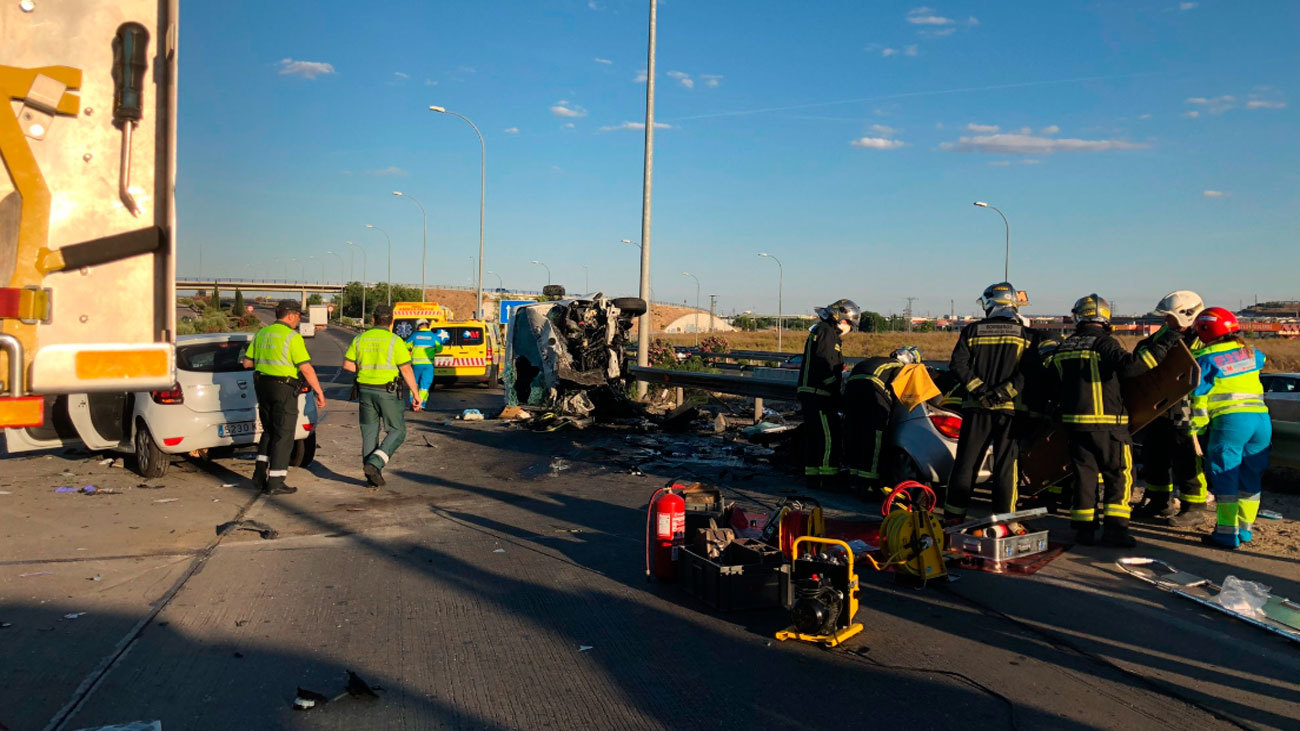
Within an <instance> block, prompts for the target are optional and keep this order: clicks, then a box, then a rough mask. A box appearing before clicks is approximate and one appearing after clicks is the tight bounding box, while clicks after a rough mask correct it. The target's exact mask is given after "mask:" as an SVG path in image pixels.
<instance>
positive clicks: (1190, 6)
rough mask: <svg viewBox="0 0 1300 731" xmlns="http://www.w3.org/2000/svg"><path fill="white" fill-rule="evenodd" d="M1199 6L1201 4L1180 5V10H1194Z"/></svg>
mask: <svg viewBox="0 0 1300 731" xmlns="http://www.w3.org/2000/svg"><path fill="white" fill-rule="evenodd" d="M1197 5H1200V3H1178V9H1179V10H1191V9H1192V8H1194V7H1196V6H1197Z"/></svg>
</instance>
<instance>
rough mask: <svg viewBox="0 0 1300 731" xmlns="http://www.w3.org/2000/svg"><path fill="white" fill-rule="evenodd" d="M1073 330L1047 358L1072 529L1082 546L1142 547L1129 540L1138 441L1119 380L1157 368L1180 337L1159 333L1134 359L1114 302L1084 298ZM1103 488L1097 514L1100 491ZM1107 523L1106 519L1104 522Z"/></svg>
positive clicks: (1164, 330)
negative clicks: (1070, 484)
mask: <svg viewBox="0 0 1300 731" xmlns="http://www.w3.org/2000/svg"><path fill="white" fill-rule="evenodd" d="M1070 312H1071V315H1072V316H1073V318H1074V322H1075V329H1074V333H1073V334H1071V335H1070V337H1068V338H1066V339H1065V340H1064V341H1062V343H1061V345H1060V346H1059V347H1058V348H1057V349H1056V350H1055V351H1054V352H1053V353H1052V354H1051V355H1050V356H1048V358H1047V365H1048V369H1049V373H1051V375H1052V376H1054V378H1055V381H1056V386H1057V389H1056V396H1057V398H1056V403H1057V404H1058V405H1059V407H1060V412H1061V413H1060V417H1061V424H1062V426H1063V427H1064V429H1065V435H1066V440H1067V441H1068V442H1069V445H1070V458H1071V460H1072V461H1073V463H1074V476H1075V492H1074V500H1073V502H1072V504H1071V506H1070V525H1071V527H1073V528H1074V529H1075V538H1076V540H1077V541H1078V542H1079V543H1081V544H1083V545H1085V546H1090V545H1093V544H1094V543H1098V542H1099V541H1098V539H1097V537H1096V532H1097V524H1098V523H1101V524H1102V525H1103V530H1102V535H1101V539H1100V543H1101V545H1103V546H1110V547H1113V548H1132V547H1133V546H1135V545H1137V542H1136V541H1135V540H1133V537H1132V535H1130V534H1129V530H1128V524H1129V518H1130V517H1131V515H1132V509H1131V508H1130V507H1129V500H1130V498H1131V497H1132V490H1133V448H1132V442H1133V437H1132V435H1131V434H1130V433H1129V426H1128V411H1127V409H1126V408H1125V405H1124V394H1123V392H1122V391H1121V390H1120V380H1121V379H1124V378H1132V377H1134V376H1137V375H1139V374H1142V373H1145V372H1146V371H1148V370H1150V369H1152V368H1155V367H1156V366H1157V365H1159V364H1160V361H1161V360H1163V359H1164V357H1165V354H1166V353H1168V352H1169V349H1170V348H1173V347H1175V346H1176V345H1178V342H1179V340H1180V339H1181V338H1182V333H1180V332H1178V331H1177V330H1174V329H1172V328H1170V327H1168V326H1166V327H1162V328H1160V331H1159V332H1157V333H1156V335H1155V337H1154V338H1153V339H1152V340H1151V343H1150V344H1149V345H1146V346H1143V347H1139V348H1137V349H1136V350H1134V351H1133V352H1132V353H1130V352H1128V351H1127V350H1125V349H1124V346H1122V345H1120V344H1119V341H1118V340H1116V339H1115V338H1114V336H1112V335H1111V334H1110V329H1111V328H1110V316H1111V310H1110V303H1109V302H1107V301H1106V300H1104V299H1102V298H1101V297H1100V296H1098V295H1097V294H1095V293H1094V294H1090V295H1088V296H1086V297H1080V298H1079V299H1078V300H1077V301H1076V302H1075V303H1074V307H1073V308H1072V309H1071V310H1070ZM1099 484H1101V485H1104V495H1103V498H1102V510H1101V511H1100V512H1101V514H1100V515H1098V511H1097V492H1098V485H1099ZM1098 518H1101V520H1098Z"/></svg>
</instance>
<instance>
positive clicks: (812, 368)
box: [798, 320, 844, 398]
mask: <svg viewBox="0 0 1300 731" xmlns="http://www.w3.org/2000/svg"><path fill="white" fill-rule="evenodd" d="M843 373H844V354H843V352H842V349H841V345H840V331H839V328H837V327H835V325H834V324H833V323H829V322H826V321H825V320H822V321H821V322H818V323H817V324H816V325H813V328H812V331H811V332H809V333H808V342H806V343H804V346H803V363H802V364H800V366H799V389H798V394H799V395H800V396H801V397H813V398H819V397H820V398H836V397H838V396H839V395H840V378H842V377H843Z"/></svg>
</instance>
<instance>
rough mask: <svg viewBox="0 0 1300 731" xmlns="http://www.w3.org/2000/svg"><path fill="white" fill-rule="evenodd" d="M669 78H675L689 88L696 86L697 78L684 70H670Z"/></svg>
mask: <svg viewBox="0 0 1300 731" xmlns="http://www.w3.org/2000/svg"><path fill="white" fill-rule="evenodd" d="M668 78H670V79H675V80H676V81H677V83H679V84H681V85H682V86H684V87H686V88H687V89H694V88H695V80H694V79H692V78H691V75H690V74H688V73H685V72H683V71H669V72H668Z"/></svg>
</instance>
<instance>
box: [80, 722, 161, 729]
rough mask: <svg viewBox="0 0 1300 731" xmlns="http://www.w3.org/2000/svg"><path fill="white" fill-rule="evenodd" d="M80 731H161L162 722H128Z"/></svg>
mask: <svg viewBox="0 0 1300 731" xmlns="http://www.w3.org/2000/svg"><path fill="white" fill-rule="evenodd" d="M81 731H162V721H128V722H127V723H115V724H113V725H111V726H94V727H91V728H83V729H81Z"/></svg>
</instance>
